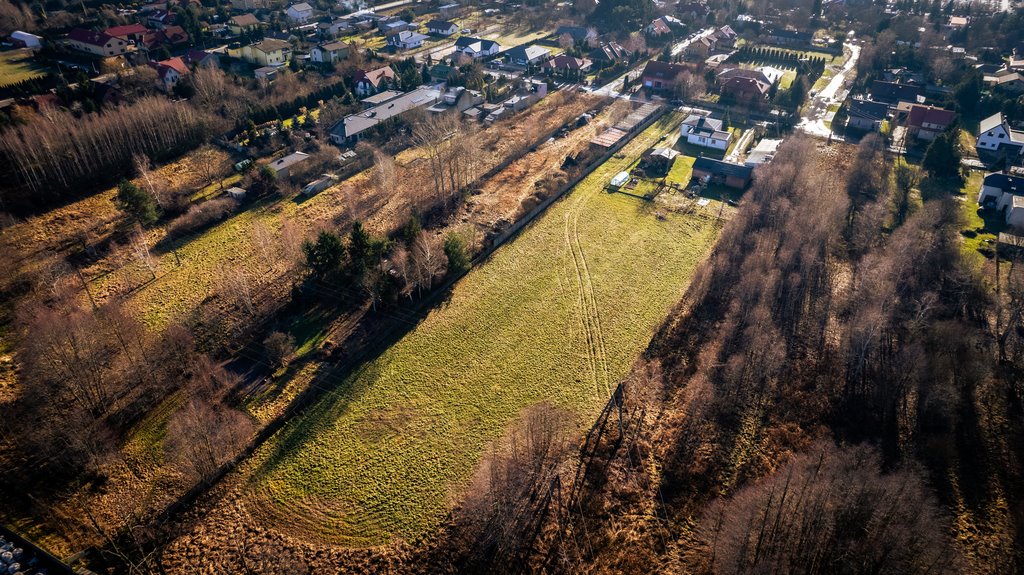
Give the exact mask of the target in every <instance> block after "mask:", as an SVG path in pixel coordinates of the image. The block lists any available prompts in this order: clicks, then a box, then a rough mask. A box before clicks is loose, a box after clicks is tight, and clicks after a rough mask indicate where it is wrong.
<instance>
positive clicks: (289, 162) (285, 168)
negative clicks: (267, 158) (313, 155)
mask: <svg viewBox="0 0 1024 575" xmlns="http://www.w3.org/2000/svg"><path fill="white" fill-rule="evenodd" d="M308 159H309V154H307V153H305V152H292V153H291V154H288V155H287V156H284V157H283V158H278V159H276V160H274V161H273V162H270V163H269V164H267V166H269V167H270V169H271V170H274V174H275V175H276V176H277V177H278V178H287V177H288V176H289V175H291V170H292V168H294V167H295V166H296V165H298V164H301V163H302V162H305V161H306V160H308Z"/></svg>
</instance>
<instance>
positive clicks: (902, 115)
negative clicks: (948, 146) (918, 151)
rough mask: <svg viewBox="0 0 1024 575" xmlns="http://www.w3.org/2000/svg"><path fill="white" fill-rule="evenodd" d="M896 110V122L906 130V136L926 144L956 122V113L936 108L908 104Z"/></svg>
mask: <svg viewBox="0 0 1024 575" xmlns="http://www.w3.org/2000/svg"><path fill="white" fill-rule="evenodd" d="M897 110H898V112H897V116H898V117H897V122H898V123H901V124H903V125H904V126H905V127H906V128H907V135H908V136H910V137H913V138H917V139H918V140H924V141H926V142H930V141H932V140H934V139H935V137H936V136H938V135H939V134H941V133H942V132H944V131H945V130H946V128H948V127H949V125H950V124H952V123H953V121H954V120H956V112H954V111H952V110H946V109H945V108H938V107H936V106H925V105H923V104H910V105H909V106H906V107H904V106H900V107H899V108H898V109H897Z"/></svg>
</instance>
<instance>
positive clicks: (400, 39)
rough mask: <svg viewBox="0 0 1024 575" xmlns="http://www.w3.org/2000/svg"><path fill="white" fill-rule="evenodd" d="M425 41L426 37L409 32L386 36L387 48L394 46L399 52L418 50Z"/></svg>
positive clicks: (404, 31)
mask: <svg viewBox="0 0 1024 575" xmlns="http://www.w3.org/2000/svg"><path fill="white" fill-rule="evenodd" d="M426 39H427V36H426V35H424V34H420V33H419V32H410V31H409V30H402V31H401V32H399V33H398V34H392V35H391V36H388V46H394V47H395V48H398V49H399V50H410V49H412V48H419V47H420V46H422V45H423V41H424V40H426Z"/></svg>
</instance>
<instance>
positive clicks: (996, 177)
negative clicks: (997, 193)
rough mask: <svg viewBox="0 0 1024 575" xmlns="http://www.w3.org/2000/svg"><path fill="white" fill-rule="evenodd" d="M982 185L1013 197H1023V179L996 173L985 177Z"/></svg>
mask: <svg viewBox="0 0 1024 575" xmlns="http://www.w3.org/2000/svg"><path fill="white" fill-rule="evenodd" d="M982 185H985V186H990V187H993V188H999V189H1000V190H1002V191H1003V192H1006V193H1011V194H1013V195H1024V178H1022V177H1020V176H1013V175H1010V174H1004V173H1002V172H996V173H993V174H989V175H987V176H985V179H984V180H983V181H982Z"/></svg>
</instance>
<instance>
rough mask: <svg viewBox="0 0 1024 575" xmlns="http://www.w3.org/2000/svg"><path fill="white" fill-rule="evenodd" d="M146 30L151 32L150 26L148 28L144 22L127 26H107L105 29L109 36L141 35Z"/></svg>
mask: <svg viewBox="0 0 1024 575" xmlns="http://www.w3.org/2000/svg"><path fill="white" fill-rule="evenodd" d="M146 32H149V28H146V27H145V26H143V25H142V24H127V25H125V26H114V27H112V28H107V29H106V30H104V31H103V33H104V34H107V35H108V36H113V37H115V38H127V37H128V36H141V35H142V34H145V33H146Z"/></svg>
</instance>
